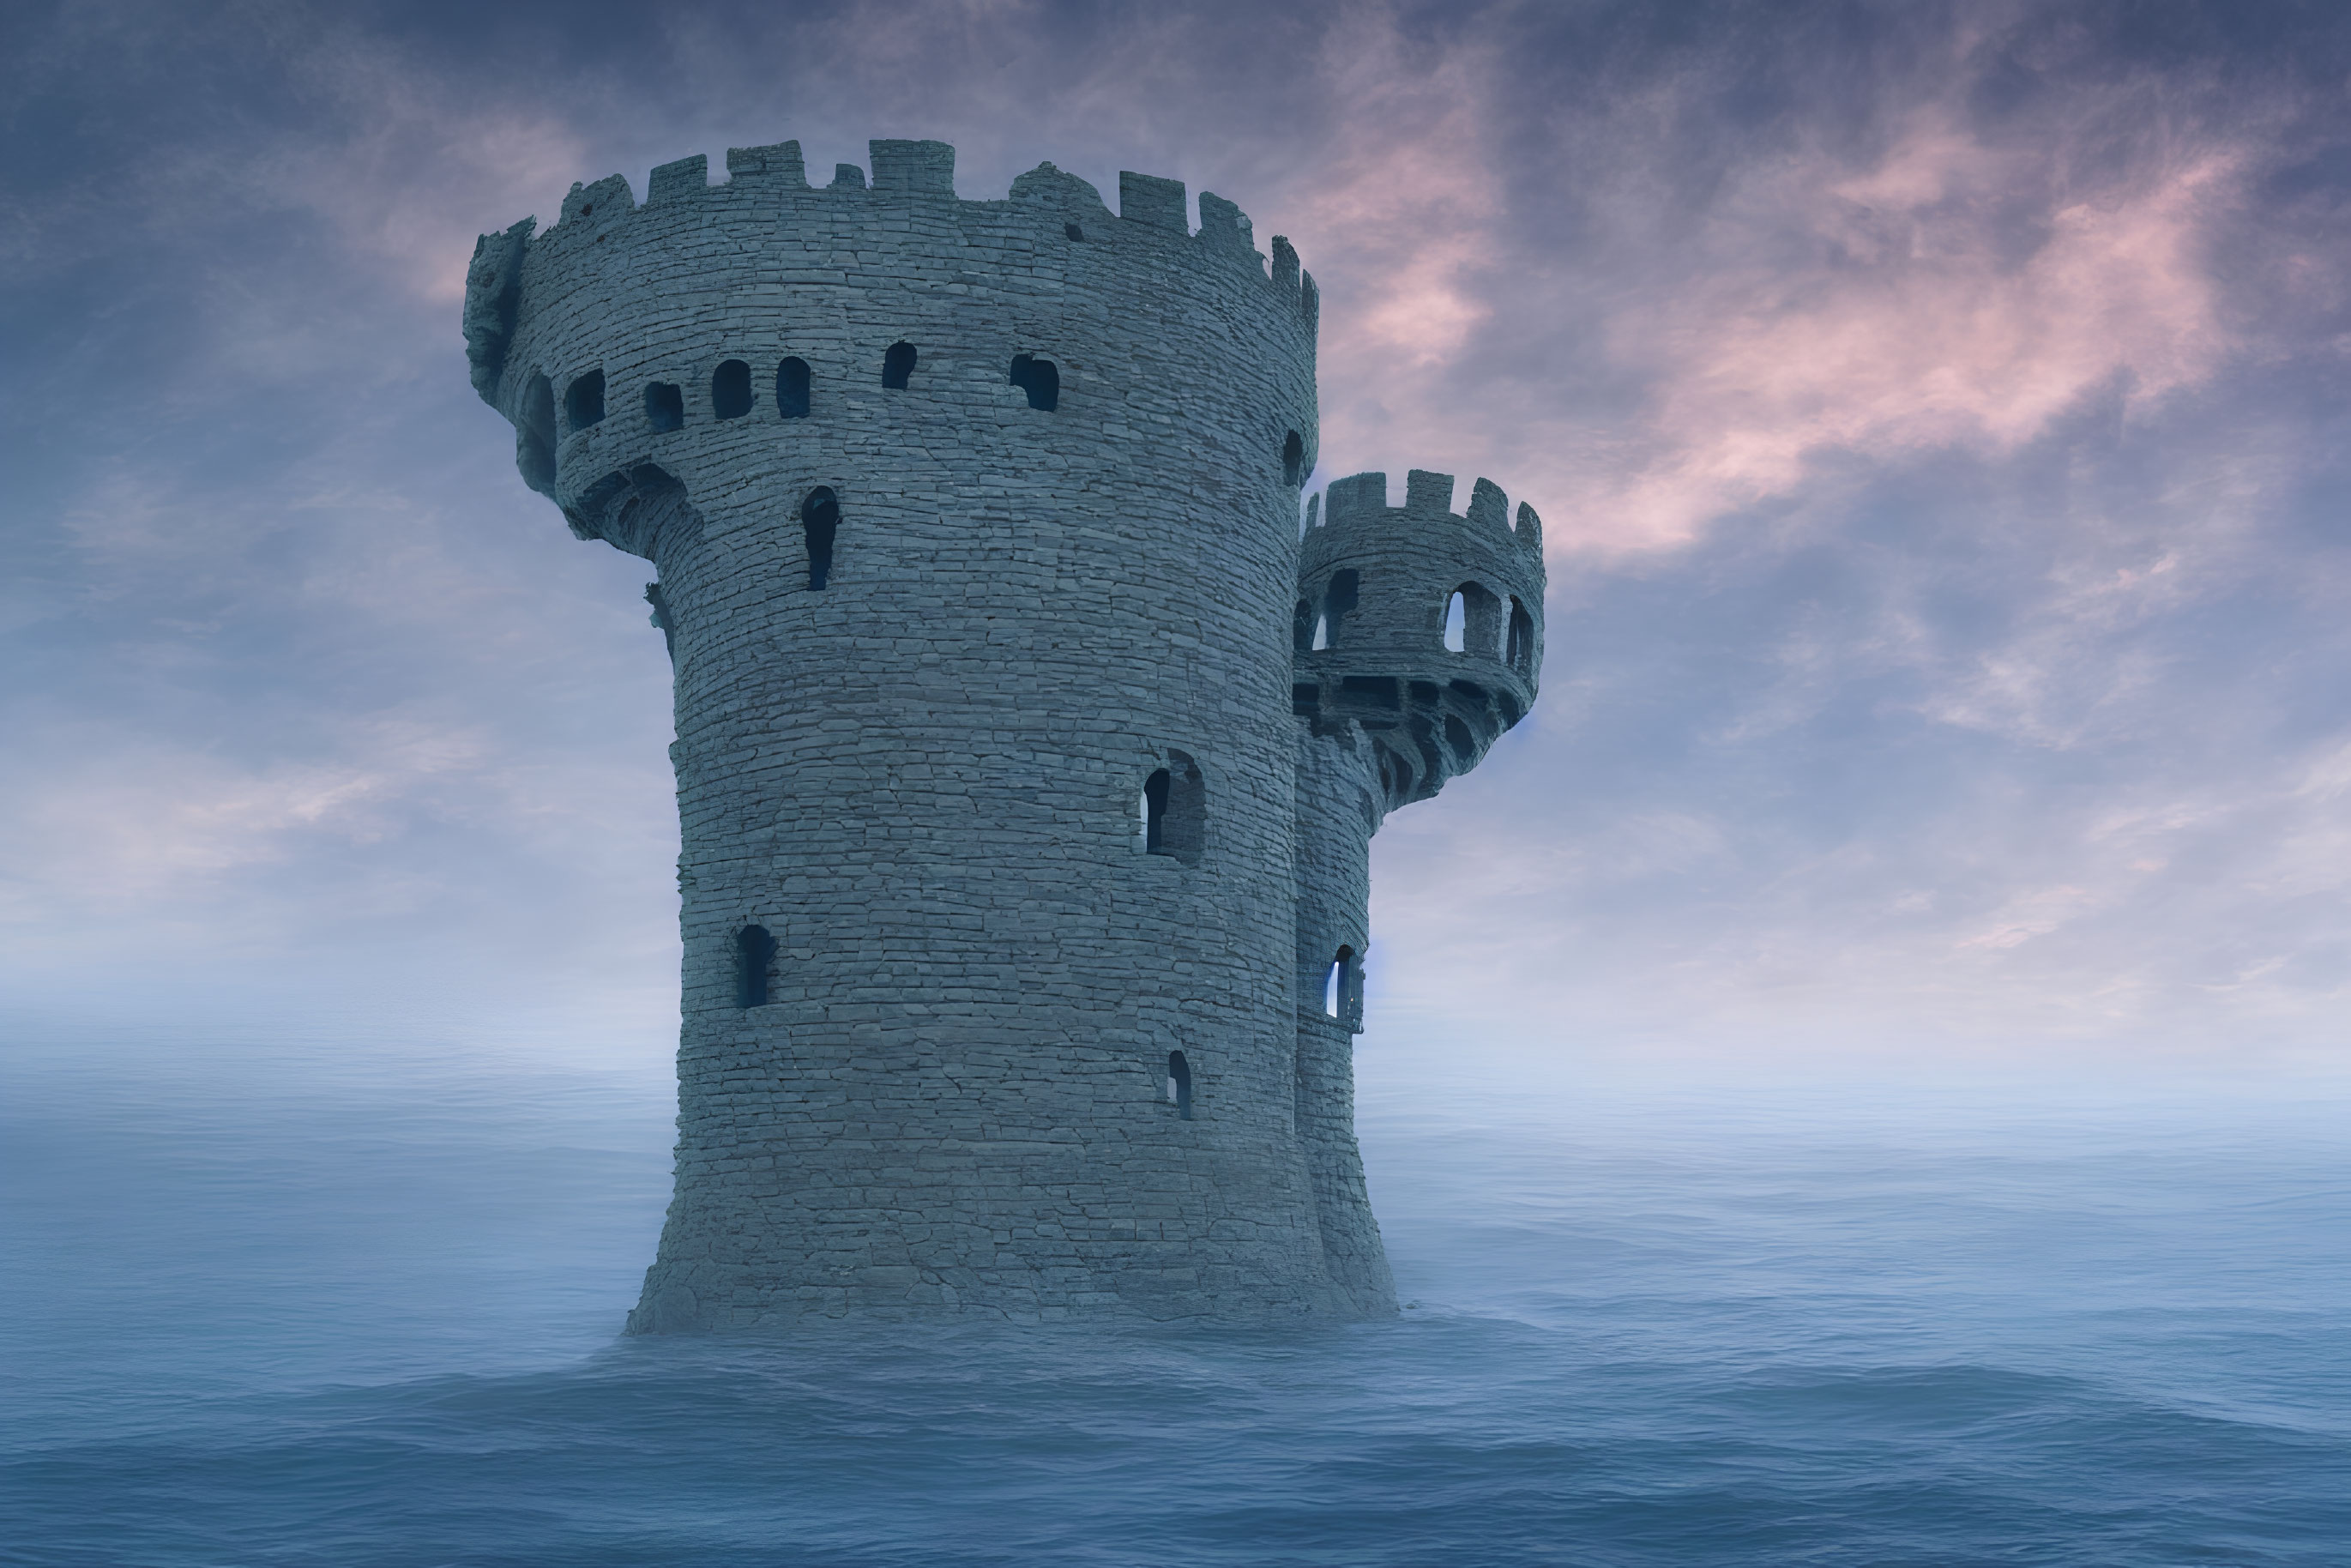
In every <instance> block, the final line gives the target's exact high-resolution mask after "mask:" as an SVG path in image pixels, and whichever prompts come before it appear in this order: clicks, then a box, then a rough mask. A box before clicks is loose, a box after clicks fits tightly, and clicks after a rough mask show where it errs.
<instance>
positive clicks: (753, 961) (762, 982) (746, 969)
mask: <svg viewBox="0 0 2351 1568" xmlns="http://www.w3.org/2000/svg"><path fill="white" fill-rule="evenodd" d="M775 961H776V939H775V938H774V937H773V936H768V928H767V927H766V926H764V925H746V926H745V927H743V929H742V930H740V931H737V933H735V1005H736V1006H737V1007H738V1008H764V1007H766V1006H767V1005H768V967H769V966H770V965H772V964H773V963H775Z"/></svg>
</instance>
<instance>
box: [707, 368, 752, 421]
mask: <svg viewBox="0 0 2351 1568" xmlns="http://www.w3.org/2000/svg"><path fill="white" fill-rule="evenodd" d="M710 412H711V413H715V414H716V415H717V416H718V417H719V418H721V419H740V418H742V417H743V416H744V415H745V414H747V413H750V412H751V367H750V366H748V365H747V364H745V363H744V362H743V361H740V360H728V361H726V362H725V363H723V364H721V365H720V366H719V367H718V368H717V369H716V370H715V371H711V372H710Z"/></svg>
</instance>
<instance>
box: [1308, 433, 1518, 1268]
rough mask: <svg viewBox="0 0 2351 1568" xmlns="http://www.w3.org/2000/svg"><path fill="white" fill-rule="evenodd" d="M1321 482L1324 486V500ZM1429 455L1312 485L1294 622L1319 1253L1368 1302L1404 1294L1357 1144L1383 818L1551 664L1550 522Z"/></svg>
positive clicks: (1471, 750)
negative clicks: (1426, 465)
mask: <svg viewBox="0 0 2351 1568" xmlns="http://www.w3.org/2000/svg"><path fill="white" fill-rule="evenodd" d="M1317 501H1319V502H1320V505H1319V506H1318V505H1317ZM1452 504H1453V476H1452V475H1450V474H1430V473H1426V472H1423V471H1421V470H1418V469H1416V470H1414V471H1413V473H1412V474H1411V475H1410V476H1408V477H1407V478H1406V479H1405V503H1404V505H1403V506H1402V507H1390V506H1389V505H1388V504H1387V476H1386V475H1384V474H1358V475H1356V476H1354V477H1353V478H1351V479H1341V480H1338V481H1336V482H1334V483H1333V484H1332V486H1330V488H1329V489H1328V490H1327V491H1326V492H1325V493H1324V494H1323V495H1322V497H1317V498H1316V500H1310V501H1309V502H1308V503H1307V511H1306V522H1307V528H1306V535H1305V538H1303V539H1302V540H1301V541H1300V544H1299V550H1298V601H1297V608H1296V611H1295V612H1294V614H1293V616H1292V622H1291V653H1290V708H1291V711H1292V713H1294V714H1295V715H1296V716H1297V718H1298V720H1299V721H1300V722H1299V723H1298V731H1299V759H1298V828H1297V837H1296V839H1295V841H1294V845H1293V859H1294V861H1295V863H1296V865H1297V868H1298V869H1297V875H1298V946H1297V964H1298V970H1297V985H1298V1106H1297V1112H1296V1118H1295V1119H1296V1122H1297V1124H1298V1129H1299V1136H1300V1138H1301V1140H1302V1141H1303V1142H1304V1143H1305V1145H1306V1147H1307V1163H1308V1167H1309V1170H1310V1171H1311V1175H1312V1176H1313V1181H1314V1196H1315V1209H1316V1213H1317V1215H1318V1217H1319V1218H1320V1220H1321V1223H1322V1255H1323V1258H1324V1260H1325V1262H1326V1266H1327V1267H1328V1268H1329V1270H1330V1271H1331V1274H1332V1279H1333V1280H1334V1281H1336V1282H1337V1283H1338V1285H1339V1286H1340V1288H1341V1289H1342V1290H1343V1291H1346V1292H1347V1294H1348V1298H1349V1300H1350V1301H1351V1302H1352V1303H1353V1305H1354V1307H1355V1310H1357V1311H1359V1312H1366V1313H1373V1312H1381V1311H1384V1310H1388V1309H1389V1308H1391V1307H1392V1306H1393V1304H1394V1301H1395V1283H1394V1281H1392V1280H1391V1279H1390V1278H1389V1276H1388V1268H1387V1259H1386V1255H1385V1253H1384V1251H1383V1250H1382V1249H1381V1247H1380V1243H1379V1227H1378V1224H1377V1222H1376V1221H1374V1218H1372V1208H1371V1200H1370V1197H1369V1195H1368V1194H1367V1193H1366V1191H1365V1189H1364V1175H1363V1170H1364V1167H1363V1159H1362V1156H1361V1155H1360V1154H1359V1153H1358V1152H1357V1149H1356V1146H1355V1103H1354V1067H1353V1036H1355V1035H1356V1034H1359V1033H1361V1032H1362V1030H1363V1027H1364V989H1363V987H1364V950H1365V948H1366V947H1367V946H1369V944H1370V939H1371V930H1370V921H1371V913H1370V908H1371V843H1372V835H1373V834H1374V833H1375V832H1377V831H1379V827H1380V823H1381V821H1383V820H1384V819H1385V817H1386V816H1387V814H1388V812H1390V811H1392V810H1395V809H1396V808H1397V807H1399V806H1403V805H1407V804H1409V803H1411V802H1412V801H1415V800H1427V799H1428V798H1429V797H1430V796H1432V795H1434V794H1436V793H1437V791H1438V790H1439V789H1443V788H1444V787H1445V781H1446V780H1447V779H1450V778H1452V777H1454V776H1455V775H1456V774H1460V773H1467V772H1468V771H1469V769H1470V768H1475V767H1476V766H1478V764H1479V761H1480V760H1481V759H1482V758H1484V757H1485V755H1486V751H1487V748H1488V747H1491V746H1492V745H1493V744H1494V742H1495V741H1496V739H1498V738H1499V737H1500V736H1501V734H1502V732H1503V731H1505V730H1507V729H1509V728H1510V727H1512V726H1514V725H1516V724H1517V723H1518V722H1519V720H1520V719H1521V718H1524V717H1525V716H1526V714H1527V710H1528V709H1529V708H1531V707H1532V706H1534V700H1535V685H1536V677H1537V675H1538V674H1539V672H1540V671H1541V668H1542V602H1543V559H1542V523H1541V519H1539V518H1538V517H1536V516H1535V513H1534V508H1533V507H1526V506H1521V507H1520V508H1519V516H1518V526H1517V527H1516V528H1512V527H1511V526H1510V502H1509V501H1508V499H1507V498H1505V497H1504V496H1503V494H1502V492H1501V489H1500V487H1499V486H1496V485H1495V484H1494V483H1493V482H1492V481H1491V480H1488V479H1480V480H1479V481H1478V482H1477V484H1476V485H1475V486H1472V487H1471V489H1470V492H1469V507H1468V513H1467V515H1466V516H1461V517H1456V516H1455V515H1453V512H1452V509H1451V508H1452Z"/></svg>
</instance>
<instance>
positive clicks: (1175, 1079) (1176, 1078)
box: [1167, 1051, 1192, 1122]
mask: <svg viewBox="0 0 2351 1568" xmlns="http://www.w3.org/2000/svg"><path fill="white" fill-rule="evenodd" d="M1167 1098H1169V1099H1170V1100H1173V1101H1175V1114H1176V1115H1177V1116H1178V1117H1179V1118H1181V1119H1182V1120H1184V1121H1186V1122H1188V1121H1190V1120H1191V1119H1192V1064H1191V1063H1190V1062H1188V1061H1185V1060H1184V1053H1183V1052H1182V1051H1169V1052H1168V1053H1167Z"/></svg>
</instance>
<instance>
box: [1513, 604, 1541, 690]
mask: <svg viewBox="0 0 2351 1568" xmlns="http://www.w3.org/2000/svg"><path fill="white" fill-rule="evenodd" d="M1534 656H1535V618H1534V617H1533V616H1531V615H1530V614H1528V613H1527V607H1526V606H1525V605H1523V604H1521V603H1520V602H1519V601H1518V598H1517V596H1516V595H1513V596H1512V597H1511V600H1510V648H1509V650H1508V657H1509V659H1510V668H1512V669H1514V670H1518V671H1520V672H1523V671H1524V670H1525V669H1526V668H1527V666H1528V665H1529V664H1532V663H1533V662H1534Z"/></svg>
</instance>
